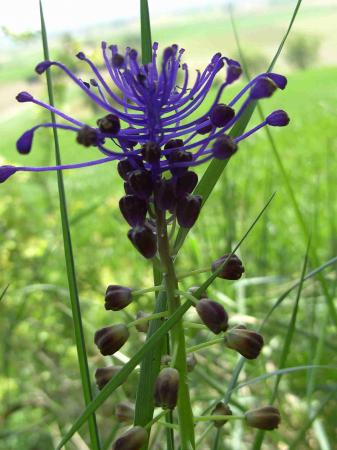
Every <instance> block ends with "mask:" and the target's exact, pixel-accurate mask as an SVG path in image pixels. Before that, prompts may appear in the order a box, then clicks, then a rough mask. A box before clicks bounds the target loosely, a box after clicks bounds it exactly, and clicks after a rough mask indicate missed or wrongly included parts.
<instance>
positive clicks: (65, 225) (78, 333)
mask: <svg viewBox="0 0 337 450" xmlns="http://www.w3.org/2000/svg"><path fill="white" fill-rule="evenodd" d="M40 18H41V33H42V44H43V53H44V58H45V59H46V60H48V59H49V48H48V37H47V29H46V25H45V20H44V15H43V8H42V2H41V0H40ZM46 76H47V86H48V96H49V103H50V104H51V105H52V106H53V105H54V95H53V85H52V79H51V75H50V71H49V69H47V71H46ZM51 120H52V123H56V120H55V114H54V113H51ZM53 136H54V144H55V159H56V164H57V165H60V164H61V154H60V146H59V141H58V135H57V130H56V128H53ZM57 184H58V191H59V200H60V203H59V205H60V214H61V223H62V233H63V244H64V256H65V263H66V268H67V277H68V285H69V295H70V301H71V309H72V319H73V324H74V331H75V340H76V348H77V356H78V362H79V366H80V374H81V382H82V390H83V397H84V401H85V404H86V405H88V404H89V403H90V402H91V400H92V391H91V382H90V373H89V368H88V360H87V355H86V346H85V339H84V333H83V325H82V318H81V308H80V302H79V296H78V288H77V281H76V271H75V262H74V256H73V249H72V242H71V235H70V227H69V220H68V211H67V202H66V194H65V189H64V183H63V175H62V172H61V171H58V172H57ZM87 420H88V426H89V433H90V439H91V448H92V450H99V449H100V442H99V436H98V430H97V424H96V418H95V415H94V414H90V415H89V416H88V417H87Z"/></svg>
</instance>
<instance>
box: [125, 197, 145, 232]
mask: <svg viewBox="0 0 337 450" xmlns="http://www.w3.org/2000/svg"><path fill="white" fill-rule="evenodd" d="M147 206H148V203H147V201H146V200H144V199H142V198H139V197H137V196H136V195H124V197H122V198H121V199H120V200H119V209H120V211H121V213H122V214H123V217H124V219H125V220H126V221H127V223H128V224H129V225H131V226H132V227H136V226H137V225H143V223H144V222H145V218H146V213H147Z"/></svg>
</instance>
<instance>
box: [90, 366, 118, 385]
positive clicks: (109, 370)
mask: <svg viewBox="0 0 337 450" xmlns="http://www.w3.org/2000/svg"><path fill="white" fill-rule="evenodd" d="M121 368H122V366H108V367H101V368H99V369H96V372H95V381H96V386H97V388H98V389H99V390H101V389H103V388H104V386H105V385H106V384H107V383H108V382H109V381H110V380H111V378H113V377H114V376H115V375H116V373H117V372H119V371H120V370H121Z"/></svg>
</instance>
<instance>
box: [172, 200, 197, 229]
mask: <svg viewBox="0 0 337 450" xmlns="http://www.w3.org/2000/svg"><path fill="white" fill-rule="evenodd" d="M201 204H202V197H201V196H200V195H187V196H186V197H183V198H181V199H179V200H178V202H177V209H176V214H177V221H178V224H179V225H180V226H181V227H182V228H192V227H193V225H194V224H195V222H196V221H197V219H198V217H199V213H200V210H201Z"/></svg>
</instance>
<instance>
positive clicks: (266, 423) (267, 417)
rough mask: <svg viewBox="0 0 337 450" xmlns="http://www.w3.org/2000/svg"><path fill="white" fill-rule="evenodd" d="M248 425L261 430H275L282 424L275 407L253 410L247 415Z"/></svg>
mask: <svg viewBox="0 0 337 450" xmlns="http://www.w3.org/2000/svg"><path fill="white" fill-rule="evenodd" d="M245 417H246V421H247V424H248V425H249V426H250V427H253V428H259V429H260V430H274V429H275V428H277V427H278V426H279V424H280V422H281V416H280V412H279V410H278V409H277V408H274V406H264V407H262V408H256V409H251V410H250V411H247V412H246V414H245Z"/></svg>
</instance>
